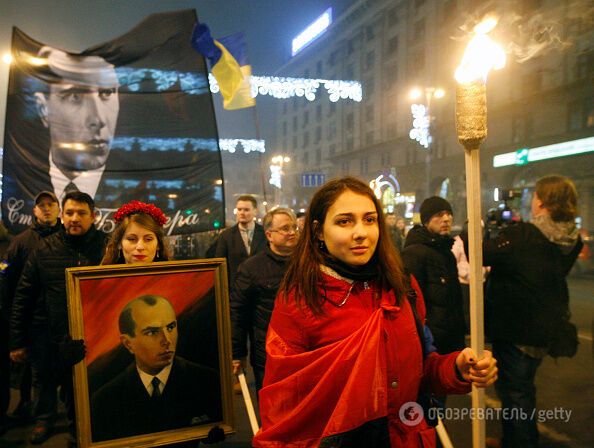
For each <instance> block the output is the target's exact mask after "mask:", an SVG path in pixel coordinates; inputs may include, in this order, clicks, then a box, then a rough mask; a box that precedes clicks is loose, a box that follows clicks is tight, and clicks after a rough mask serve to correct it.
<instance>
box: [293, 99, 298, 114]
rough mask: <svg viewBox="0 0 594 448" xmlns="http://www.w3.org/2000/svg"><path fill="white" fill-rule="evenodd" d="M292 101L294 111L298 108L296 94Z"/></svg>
mask: <svg viewBox="0 0 594 448" xmlns="http://www.w3.org/2000/svg"><path fill="white" fill-rule="evenodd" d="M292 102H293V112H294V111H296V110H297V97H296V96H294V97H293V100H292Z"/></svg>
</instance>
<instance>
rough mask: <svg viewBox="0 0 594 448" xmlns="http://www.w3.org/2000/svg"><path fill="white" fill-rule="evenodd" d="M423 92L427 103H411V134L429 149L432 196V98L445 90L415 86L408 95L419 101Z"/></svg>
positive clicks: (427, 163) (427, 168)
mask: <svg viewBox="0 0 594 448" xmlns="http://www.w3.org/2000/svg"><path fill="white" fill-rule="evenodd" d="M423 94H424V95H425V104H418V103H414V104H412V105H411V112H412V115H413V128H412V129H411V130H410V133H409V136H410V138H411V139H412V140H416V141H418V142H419V144H420V145H421V146H423V147H425V148H426V149H427V154H426V156H425V177H426V182H427V184H426V196H425V197H429V196H431V158H432V155H431V141H432V137H431V122H432V121H433V119H434V117H432V116H431V100H432V99H433V98H435V99H440V98H443V97H444V96H445V90H443V89H441V88H439V87H424V88H420V87H414V88H413V89H411V91H410V92H409V95H408V97H409V98H410V100H411V101H419V100H420V99H421V98H422V97H423Z"/></svg>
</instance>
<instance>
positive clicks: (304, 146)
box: [303, 131, 309, 148]
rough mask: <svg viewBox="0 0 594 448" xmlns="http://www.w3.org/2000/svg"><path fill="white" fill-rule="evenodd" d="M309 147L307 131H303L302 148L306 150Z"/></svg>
mask: <svg viewBox="0 0 594 448" xmlns="http://www.w3.org/2000/svg"><path fill="white" fill-rule="evenodd" d="M308 146H309V131H305V132H304V133H303V148H307V147H308Z"/></svg>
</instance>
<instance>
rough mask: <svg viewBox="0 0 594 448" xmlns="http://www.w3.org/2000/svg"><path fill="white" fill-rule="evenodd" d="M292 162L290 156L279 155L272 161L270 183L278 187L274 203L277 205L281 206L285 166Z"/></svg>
mask: <svg viewBox="0 0 594 448" xmlns="http://www.w3.org/2000/svg"><path fill="white" fill-rule="evenodd" d="M290 161H291V158H290V157H288V156H283V155H278V156H274V157H273V158H272V159H271V160H270V179H269V180H268V183H269V184H270V185H273V186H275V187H276V190H275V191H274V202H275V204H277V205H281V199H282V197H281V193H282V191H281V190H282V179H283V175H284V174H285V173H284V171H283V166H284V165H285V164H287V163H289V162H290Z"/></svg>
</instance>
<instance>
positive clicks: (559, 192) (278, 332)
mask: <svg viewBox="0 0 594 448" xmlns="http://www.w3.org/2000/svg"><path fill="white" fill-rule="evenodd" d="M60 205H61V211H60ZM257 205H258V204H257V201H256V199H255V198H254V197H253V196H250V195H241V196H239V197H238V199H237V203H236V217H237V223H236V224H235V225H234V226H232V227H229V228H227V229H226V230H224V231H223V232H222V233H221V234H220V235H219V237H218V240H217V241H216V242H215V244H214V245H213V246H212V247H211V249H209V252H210V253H211V255H213V256H215V257H222V258H226V260H227V266H228V279H229V291H230V294H229V300H230V310H231V327H232V328H231V329H232V341H231V342H232V353H233V360H232V368H233V373H234V374H238V373H240V372H242V370H243V369H244V368H246V366H247V358H248V355H249V359H250V364H251V367H252V369H253V372H254V376H255V383H256V390H257V392H258V403H259V407H260V416H261V420H262V428H261V430H260V431H259V432H258V434H256V436H255V437H254V440H253V445H254V446H256V447H279V446H287V447H290V446H303V447H309V446H312V447H313V446H337V447H348V446H357V447H365V446H369V447H421V446H423V447H430V446H436V443H437V441H436V433H435V429H434V427H433V422H430V421H428V420H427V419H425V418H422V416H421V418H420V419H419V420H415V418H416V416H417V415H418V413H414V412H412V411H411V408H410V404H411V403H419V404H420V406H421V409H423V407H425V406H427V403H435V402H437V403H438V405H439V406H445V398H446V396H447V395H450V394H463V393H467V392H469V391H470V389H471V387H472V386H476V387H481V388H484V387H488V386H490V385H492V384H494V383H495V387H496V391H497V393H498V395H499V397H500V398H501V401H502V406H503V407H505V408H521V409H524V410H527V411H528V413H530V412H529V410H530V409H534V408H535V406H536V403H535V393H536V392H535V388H534V377H535V374H536V370H537V368H538V366H539V364H540V362H541V360H542V357H543V356H545V355H546V354H547V353H550V347H551V344H552V338H553V337H554V336H555V335H556V334H557V333H558V329H559V328H560V326H562V324H563V322H564V319H567V318H568V315H569V307H568V299H569V298H568V294H567V284H566V281H565V277H566V276H567V274H568V272H569V270H570V268H571V266H572V264H573V262H574V261H575V259H576V257H577V254H578V253H579V251H580V249H581V246H582V243H581V241H580V238H579V232H578V230H577V229H576V227H575V223H574V221H575V217H576V215H577V195H576V191H575V187H574V186H573V183H572V182H571V181H570V180H569V179H567V178H564V177H562V176H547V177H545V178H543V179H541V180H539V181H538V182H537V183H536V188H535V192H534V197H533V201H532V216H531V219H530V221H529V222H523V223H517V224H513V225H510V226H509V228H507V229H504V230H502V231H501V232H500V233H499V234H498V236H497V238H496V239H491V240H485V242H484V247H483V251H484V254H485V256H484V261H485V265H488V266H490V272H489V273H488V275H487V282H486V285H487V286H486V288H487V306H486V309H487V315H486V317H485V319H486V323H487V329H488V333H489V336H490V337H491V338H492V341H493V352H494V354H493V355H492V354H491V352H490V351H488V350H486V351H485V352H484V356H483V357H482V358H480V359H479V358H478V357H477V356H476V354H475V353H474V352H473V351H472V350H471V349H470V348H468V347H465V334H467V333H468V330H469V329H468V312H467V311H466V313H465V308H467V307H466V306H465V304H467V301H468V298H467V296H465V294H464V292H463V288H462V287H461V279H462V280H463V279H466V280H467V281H468V276H467V264H468V260H469V259H470V256H471V254H468V250H467V247H465V246H467V244H466V238H465V235H464V233H463V234H462V235H460V237H459V241H458V243H457V245H456V247H455V248H454V243H455V240H454V238H453V237H452V222H453V210H452V207H451V205H450V203H449V202H448V201H446V200H445V199H443V198H441V197H437V196H434V197H429V198H426V199H425V200H424V201H423V202H422V204H421V205H420V209H419V212H420V213H419V215H420V223H419V224H417V225H415V226H414V227H412V228H411V229H410V230H408V232H407V228H406V227H407V226H406V225H405V224H406V223H405V221H404V220H403V219H402V218H399V217H397V216H396V215H394V214H392V213H388V214H385V213H384V210H383V207H382V204H381V203H380V202H379V201H378V199H377V198H376V197H375V195H374V193H373V192H372V190H371V189H370V188H369V187H368V186H367V185H366V184H365V183H363V182H361V181H360V180H357V179H355V178H353V177H344V178H339V179H334V180H331V181H329V182H327V183H326V184H325V185H324V186H322V187H321V188H320V189H319V190H318V191H317V192H316V193H315V195H314V196H313V198H312V200H311V203H310V205H309V207H308V209H307V211H306V213H304V214H303V213H302V214H300V216H296V215H295V214H294V212H293V211H292V210H290V209H287V208H275V209H273V210H270V211H268V212H267V213H266V215H265V216H264V217H263V219H262V220H261V224H260V223H258V222H257V220H256V215H257ZM33 212H34V215H35V221H34V223H33V224H32V225H31V227H30V228H29V229H28V230H26V231H24V232H23V233H22V234H20V235H18V236H17V237H15V238H13V240H12V242H11V244H10V246H9V248H8V252H7V254H6V257H5V260H6V261H5V263H4V264H3V275H2V308H1V310H2V313H1V317H2V320H3V322H2V340H1V349H2V353H1V354H0V355H1V363H2V365H1V367H2V368H1V369H0V378H1V383H0V387H1V390H0V400H1V401H0V405H1V407H0V418H1V419H3V421H2V423H3V424H4V423H5V422H6V420H7V419H8V417H7V415H6V413H7V411H8V408H9V397H10V395H9V383H10V376H9V373H8V372H9V371H10V368H9V365H10V361H12V362H13V363H17V364H19V365H20V366H21V368H20V370H19V375H20V377H19V384H20V395H19V397H20V402H19V403H18V404H17V406H16V410H15V411H14V413H13V417H17V416H19V415H20V414H22V415H27V414H29V415H31V416H32V417H33V419H34V426H33V430H32V433H31V435H30V439H29V440H30V442H31V443H33V444H40V443H43V442H44V441H45V440H47V438H48V437H49V436H50V435H51V432H52V427H53V425H54V423H55V420H56V412H57V409H56V406H57V402H58V398H57V397H58V390H59V391H60V396H61V398H62V400H63V401H64V404H65V407H66V411H67V417H68V422H69V433H70V439H69V444H70V445H71V446H76V428H75V425H74V422H75V412H74V401H73V383H72V366H73V365H75V364H76V363H78V362H80V361H81V360H82V359H83V358H84V356H85V346H84V341H81V340H74V341H73V340H72V339H71V338H70V337H69V328H68V316H67V309H66V284H65V283H66V279H65V273H64V271H65V269H66V268H68V267H74V266H92V265H99V264H104V265H111V264H124V263H126V264H130V263H149V262H153V261H167V260H170V259H171V252H170V250H169V248H168V246H167V243H166V241H165V235H164V231H163V226H164V224H165V223H166V218H165V216H164V215H163V213H162V212H161V211H160V210H159V209H158V208H156V207H154V206H152V205H150V204H144V203H142V202H138V201H132V202H131V203H128V204H125V205H124V206H122V207H121V208H120V209H119V210H118V212H117V213H116V214H115V221H116V223H117V226H116V228H115V230H114V231H113V232H112V234H111V235H110V236H109V237H107V236H106V235H105V234H103V233H102V232H100V231H98V230H97V229H96V228H95V226H94V219H95V214H94V203H93V200H92V198H91V197H90V196H89V195H87V194H86V193H81V192H79V191H71V192H68V193H67V194H66V195H65V196H64V198H63V200H62V203H61V204H58V199H57V198H56V196H55V195H54V193H53V192H50V191H43V192H41V193H39V194H38V195H37V197H36V198H35V206H34V209H33ZM461 251H462V252H461ZM536 260H538V263H536ZM464 263H466V264H465V265H464ZM464 266H466V271H465V272H466V273H465V274H464V275H462V269H464V268H465V267H464ZM537 266H538V267H537ZM485 272H487V271H485ZM467 281H466V283H467ZM465 297H466V298H465ZM138 299H142V300H140V301H139V300H135V301H133V303H131V304H130V305H129V306H128V312H127V313H128V314H130V317H129V318H130V319H132V320H131V321H132V327H130V328H129V326H128V327H126V325H125V324H122V322H121V325H120V331H121V333H122V341H132V342H134V340H133V338H134V321H135V320H137V319H142V316H143V315H144V314H142V313H145V314H146V313H147V312H148V311H150V308H151V307H159V306H160V307H162V308H163V309H165V308H166V309H167V310H171V311H172V309H171V305H168V302H166V300H165V299H162V298H160V297H152V296H151V297H148V298H138ZM145 299H146V300H145ZM141 302H142V303H141ZM147 310H148V311H147ZM141 311H142V313H141ZM139 313H140V314H139ZM165 314H167V313H165ZM170 314H171V316H170V319H169V320H167V319H165V320H167V321H166V322H165V321H163V322H162V325H160V326H159V328H158V331H159V332H161V333H163V335H164V336H163V341H164V343H165V344H168V345H173V347H175V342H174V341H173V339H172V338H174V336H175V335H174V334H173V333H175V326H173V327H172V328H170V327H171V325H172V323H171V322H174V321H175V314H174V313H173V314H172V313H170ZM465 315H466V319H465ZM214 318H215V317H214V316H213V319H214ZM169 321H171V322H169ZM170 333H171V334H170ZM175 334H177V333H175ZM126 335H128V337H126ZM132 342H129V345H126V344H125V343H124V342H123V343H124V345H125V346H126V348H127V349H128V350H130V352H131V353H133V354H134V356H135V357H136V360H137V363H136V367H137V369H138V371H139V372H141V371H142V372H145V373H146V374H147V375H149V376H147V377H146V378H145V379H144V380H143V382H144V384H145V388H146V391H145V392H146V397H145V398H146V399H148V398H149V397H154V396H155V395H156V396H161V395H164V394H166V391H167V383H166V381H167V380H166V379H167V376H168V374H167V375H165V380H163V376H162V375H161V371H162V370H163V369H165V368H168V369H171V363H172V362H173V358H174V356H173V355H172V356H171V357H170V358H171V359H169V358H168V362H163V363H162V365H161V364H159V365H151V364H150V363H149V362H148V361H147V362H145V361H143V359H142V358H141V357H140V356H139V355H138V353H137V351H136V352H135V350H134V347H133V344H132ZM248 342H249V347H248ZM173 351H174V349H173ZM143 366H144V367H143ZM168 366H169V367H168ZM151 375H152V376H151ZM153 377H154V378H156V380H154V378H153ZM151 378H153V379H151ZM31 389H33V395H31ZM124 389H125V388H124ZM124 389H122V391H121V392H120V393H119V394H120V395H122V394H124V392H125V391H124ZM103 396H104V397H107V395H106V394H105V393H104V394H103ZM105 399H107V398H105ZM413 410H414V409H413ZM424 410H426V409H424ZM102 427H103V428H104V430H105V432H106V433H108V434H109V431H110V430H111V429H113V428H110V425H109V424H107V425H103V426H102ZM147 430H148V429H147ZM159 430H161V429H155V431H159ZM106 437H107V439H109V438H110V436H106ZM114 437H117V436H114ZM218 440H220V439H218ZM502 444H503V445H502V446H504V447H536V446H537V445H538V431H537V430H536V422H535V421H533V420H530V419H527V420H521V419H517V420H513V419H507V420H505V421H504V422H503V440H502Z"/></svg>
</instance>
